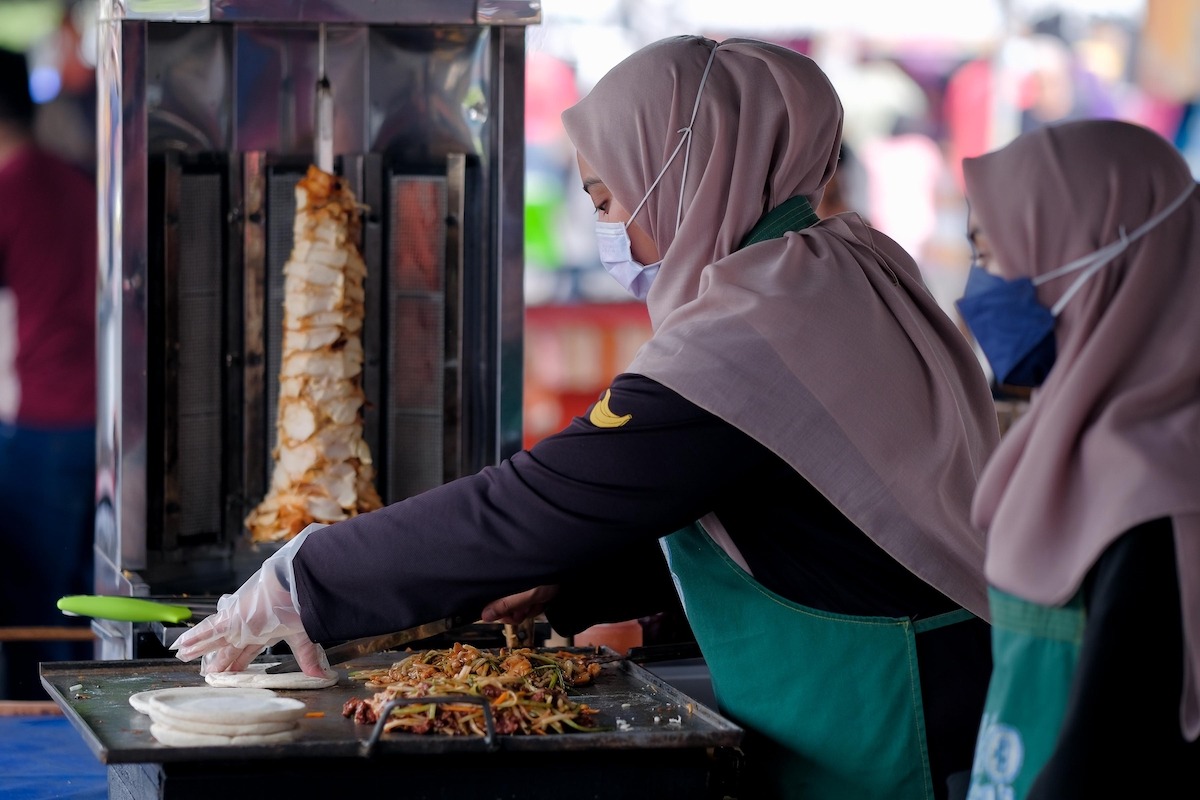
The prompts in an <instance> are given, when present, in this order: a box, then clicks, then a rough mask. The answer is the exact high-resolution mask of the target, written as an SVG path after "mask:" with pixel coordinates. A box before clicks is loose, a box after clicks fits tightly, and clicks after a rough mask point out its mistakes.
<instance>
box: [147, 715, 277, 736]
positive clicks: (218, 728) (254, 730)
mask: <svg viewBox="0 0 1200 800" xmlns="http://www.w3.org/2000/svg"><path fill="white" fill-rule="evenodd" d="M150 721H151V723H152V724H154V725H165V726H166V727H168V728H174V729H175V730H177V731H187V732H189V733H210V734H214V735H216V736H262V735H265V734H268V733H282V732H283V731H290V730H292V729H293V728H295V727H296V725H298V724H299V723H297V722H296V721H295V720H281V721H279V722H235V723H232V724H230V723H226V722H199V721H197V720H193V719H183V718H182V717H168V716H166V715H164V714H159V713H157V712H156V711H155V710H154V709H151V710H150Z"/></svg>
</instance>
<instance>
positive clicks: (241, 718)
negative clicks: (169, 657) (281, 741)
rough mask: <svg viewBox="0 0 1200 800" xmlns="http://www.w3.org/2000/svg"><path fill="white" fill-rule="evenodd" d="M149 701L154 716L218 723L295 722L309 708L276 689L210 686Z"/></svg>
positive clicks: (163, 694)
mask: <svg viewBox="0 0 1200 800" xmlns="http://www.w3.org/2000/svg"><path fill="white" fill-rule="evenodd" d="M148 703H149V705H150V714H151V719H153V720H158V719H159V718H160V717H161V718H163V719H166V720H174V719H179V720H189V721H192V722H204V723H209V724H218V725H246V724H255V723H261V722H288V721H291V722H294V721H296V720H299V719H300V718H301V717H303V716H304V713H305V711H306V710H307V708H308V707H307V706H306V705H304V703H302V702H300V701H299V700H295V699H293V698H290V697H279V696H277V695H276V694H275V693H274V692H267V693H266V695H263V694H260V693H257V692H256V693H251V694H247V693H246V692H245V691H243V690H233V689H214V688H212V687H208V686H195V687H188V688H187V689H186V690H183V689H181V690H180V691H178V692H171V693H167V692H164V693H162V694H157V695H154V696H152V697H151V698H150V699H149V701H148ZM267 735H272V734H267Z"/></svg>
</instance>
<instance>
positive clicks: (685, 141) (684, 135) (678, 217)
mask: <svg viewBox="0 0 1200 800" xmlns="http://www.w3.org/2000/svg"><path fill="white" fill-rule="evenodd" d="M720 46H721V45H720V44H717V45H716V46H714V47H713V49H712V51H711V52H709V54H708V63H706V64H705V65H704V73H703V74H702V75H701V76H700V88H699V89H697V90H696V102H695V103H694V104H693V105H692V118H691V119H689V120H688V124H687V127H685V128H680V129H679V130H678V131H676V133H679V134H681V138H680V140H679V144H677V145H675V149H674V150H673V151H671V157H670V158H668V159H667V163H666V164H664V165H663V168H662V170H661V171H659V173H658V177H657V178H655V179H654V183H652V184H650V188H649V189H647V190H646V194H645V195H644V196H643V197H642V201H641V202H640V203H638V204H637V208H635V209H633V213H632V214H630V215H629V221H628V222H626V223H625V227H626V228H628V227H629V226H630V225H631V224H633V220H634V218H635V217H636V216H637V215H638V212H639V211H641V210H642V206H644V205H646V201H647V200H649V199H650V195H651V194H653V193H654V189H655V187H656V186H658V182H659V181H661V180H662V179H663V176H664V175H666V174H667V170H668V169H670V168H671V163H672V162H674V161H675V156H677V155H679V150H680V149H681V148H683V178H682V179H680V181H679V208H678V209H676V211H675V231H676V232H678V231H679V224H680V222H682V221H683V188H684V183H685V182H686V181H687V168H688V157H689V156H690V154H691V152H692V126H693V125H695V124H696V115H697V114H698V113H699V112H700V97H701V95H703V94H704V84H705V83H707V82H708V73H709V70H711V69H712V65H713V60H714V59H715V58H716V57H717V50H718V49H719V48H720ZM684 145H687V147H686V148H684Z"/></svg>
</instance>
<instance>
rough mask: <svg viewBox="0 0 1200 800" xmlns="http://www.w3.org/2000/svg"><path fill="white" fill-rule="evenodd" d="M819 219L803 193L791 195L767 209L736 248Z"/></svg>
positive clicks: (815, 222) (807, 225)
mask: <svg viewBox="0 0 1200 800" xmlns="http://www.w3.org/2000/svg"><path fill="white" fill-rule="evenodd" d="M820 221H821V218H820V217H818V216H817V212H815V211H813V207H812V206H811V205H810V204H809V202H808V199H807V198H805V197H804V196H803V195H796V196H795V197H791V198H789V199H787V200H785V201H783V202H782V203H780V204H779V205H777V206H775V207H774V208H773V209H771V210H770V211H768V212H767V213H766V214H765V215H764V216H763V218H762V219H760V220H759V221H758V222H757V223H755V225H754V227H753V228H751V229H750V232H749V233H748V234H746V238H745V239H742V243H741V244H739V245H738V247H737V249H738V250H741V249H742V248H743V247H749V246H750V245H752V244H757V243H758V242H765V241H766V240H767V239H775V238H777V237H779V236H783V235H784V234H785V233H787V232H788V231H800V230H804V229H805V228H807V227H809V226H810V225H815V224H817V223H818V222H820Z"/></svg>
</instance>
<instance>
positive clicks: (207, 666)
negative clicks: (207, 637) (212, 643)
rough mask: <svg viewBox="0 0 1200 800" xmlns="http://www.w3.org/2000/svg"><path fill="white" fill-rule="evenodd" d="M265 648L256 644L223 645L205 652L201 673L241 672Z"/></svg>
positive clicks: (201, 662) (201, 663)
mask: <svg viewBox="0 0 1200 800" xmlns="http://www.w3.org/2000/svg"><path fill="white" fill-rule="evenodd" d="M265 649H266V648H264V647H260V646H256V645H252V646H250V647H221V648H218V649H216V650H213V651H211V652H208V653H205V654H204V658H202V659H200V674H201V675H210V674H212V673H214V672H241V671H243V670H245V669H246V667H248V666H249V665H250V662H251V661H253V660H254V659H255V658H256V657H257V656H258V654H259V653H261V652H262V651H263V650H265Z"/></svg>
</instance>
